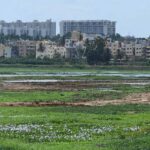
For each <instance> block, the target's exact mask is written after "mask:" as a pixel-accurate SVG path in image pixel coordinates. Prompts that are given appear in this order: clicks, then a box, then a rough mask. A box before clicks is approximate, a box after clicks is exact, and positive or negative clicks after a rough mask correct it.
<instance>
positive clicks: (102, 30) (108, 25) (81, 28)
mask: <svg viewBox="0 0 150 150" xmlns="http://www.w3.org/2000/svg"><path fill="white" fill-rule="evenodd" d="M73 31H78V32H81V33H86V34H98V35H102V36H108V35H114V34H115V33H116V22H115V21H108V20H81V21H74V20H66V21H61V22H60V35H61V36H63V35H65V34H67V33H68V32H73Z"/></svg>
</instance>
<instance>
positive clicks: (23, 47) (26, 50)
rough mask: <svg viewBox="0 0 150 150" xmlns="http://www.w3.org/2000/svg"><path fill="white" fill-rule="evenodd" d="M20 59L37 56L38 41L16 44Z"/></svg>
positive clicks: (21, 41) (18, 42)
mask: <svg viewBox="0 0 150 150" xmlns="http://www.w3.org/2000/svg"><path fill="white" fill-rule="evenodd" d="M15 45H16V47H17V49H18V54H19V57H33V58H35V56H36V41H29V40H19V41H16V43H15Z"/></svg>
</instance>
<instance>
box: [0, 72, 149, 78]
mask: <svg viewBox="0 0 150 150" xmlns="http://www.w3.org/2000/svg"><path fill="white" fill-rule="evenodd" d="M33 76H35V77H42V76H43V77H53V76H55V77H70V76H72V77H78V76H106V77H111V76H112V77H129V78H130V77H134V78H140V77H150V74H148V73H145V74H144V73H142V74H141V73H136V74H132V73H119V72H107V73H105V72H104V73H90V72H60V73H33V72H29V73H23V72H22V73H18V72H16V73H14V74H0V77H33Z"/></svg>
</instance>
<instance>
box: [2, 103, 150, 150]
mask: <svg viewBox="0 0 150 150" xmlns="http://www.w3.org/2000/svg"><path fill="white" fill-rule="evenodd" d="M149 115H150V105H122V106H104V107H44V108H40V107H37V108H26V107H23V108H7V107H6V108H1V109H0V116H1V121H0V126H1V128H0V129H2V128H3V127H6V126H11V127H17V126H19V125H28V126H29V125H38V126H40V129H38V128H39V127H37V128H36V129H32V130H31V131H28V132H25V131H13V130H11V131H10V130H5V131H3V130H0V148H1V149H4V150H8V149H10V150H27V149H28V150H30V149H31V150H43V149H44V150H49V149H52V150H53V149H54V150H70V149H73V150H77V149H78V150H85V149H87V150H99V149H102V150H125V149H126V148H128V150H149V147H150V143H149V139H150V121H149ZM51 127H52V128H51ZM103 127H105V128H106V130H105V132H98V130H94V131H93V130H91V129H101V128H103ZM136 127H138V128H139V129H138V130H135V131H132V130H131V129H132V128H136ZM81 128H82V129H83V130H82V131H83V132H85V133H86V132H88V134H89V135H90V139H88V138H87V137H86V136H87V135H86V134H85V139H84V138H83V139H82V138H79V137H78V138H77V139H76V138H75V139H72V140H71V136H73V135H77V134H78V133H80V132H81ZM107 128H108V129H109V128H112V131H107ZM54 133H55V134H56V135H55V136H56V137H55V138H54V139H44V140H39V138H40V137H41V136H43V134H44V135H50V134H54ZM58 135H59V136H58ZM32 136H34V137H35V138H34V139H32V138H31V137H32ZM53 136H54V135H53ZM66 136H68V137H69V138H68V139H67V138H63V137H66ZM86 138H87V139H86Z"/></svg>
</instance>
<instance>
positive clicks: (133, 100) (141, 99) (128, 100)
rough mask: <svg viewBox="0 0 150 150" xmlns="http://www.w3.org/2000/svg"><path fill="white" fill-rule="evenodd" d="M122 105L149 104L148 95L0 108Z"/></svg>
mask: <svg viewBox="0 0 150 150" xmlns="http://www.w3.org/2000/svg"><path fill="white" fill-rule="evenodd" d="M122 104H150V93H142V94H133V95H130V96H127V97H125V98H124V99H118V100H95V101H86V102H74V103H71V102H4V103H0V106H4V107H5V106H9V107H21V106H22V107H23V106H26V107H44V106H105V105H122Z"/></svg>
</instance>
